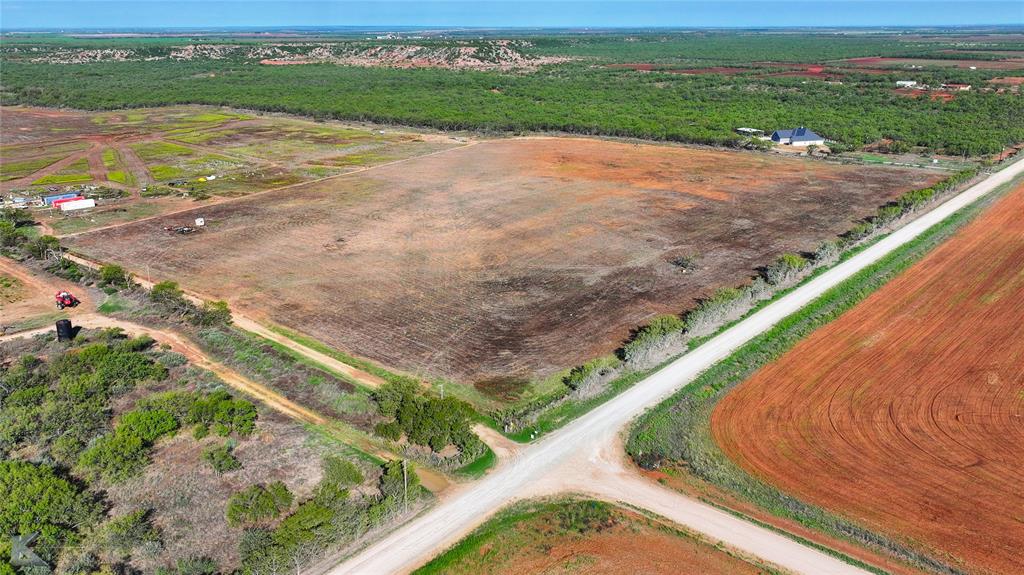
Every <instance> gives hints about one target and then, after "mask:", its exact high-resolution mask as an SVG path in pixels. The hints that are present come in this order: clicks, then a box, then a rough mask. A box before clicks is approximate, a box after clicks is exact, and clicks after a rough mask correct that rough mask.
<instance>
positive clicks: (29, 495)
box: [0, 460, 103, 563]
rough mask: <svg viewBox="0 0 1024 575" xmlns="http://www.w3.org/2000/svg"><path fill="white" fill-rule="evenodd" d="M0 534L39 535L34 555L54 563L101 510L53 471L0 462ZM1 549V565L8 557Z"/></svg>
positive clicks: (0, 548) (23, 462)
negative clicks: (1, 494) (65, 547)
mask: <svg viewBox="0 0 1024 575" xmlns="http://www.w3.org/2000/svg"><path fill="white" fill-rule="evenodd" d="M0 493H3V497H0V533H3V534H4V535H5V537H6V536H7V535H8V534H20V535H28V534H30V533H38V534H39V537H38V538H37V539H36V542H35V543H34V549H35V551H36V553H37V554H38V555H39V556H40V557H42V558H43V559H45V560H47V561H53V560H54V559H55V558H56V557H57V554H58V553H59V552H60V550H61V548H62V547H63V546H65V545H67V544H73V543H76V542H77V541H78V540H79V528H80V527H81V526H87V525H91V524H94V523H96V522H97V521H98V520H99V518H100V517H101V516H102V512H103V508H102V506H101V505H100V504H99V503H98V502H97V501H95V500H94V499H93V497H92V496H91V495H90V494H88V493H87V492H85V491H84V490H83V489H82V487H81V486H79V485H76V484H75V483H74V482H72V481H70V480H68V479H65V478H64V477H62V476H61V474H60V473H59V472H58V471H57V470H56V469H55V468H53V467H50V466H48V465H39V464H35V463H29V462H25V461H12V460H0ZM6 553H9V551H6V552H4V551H3V548H2V547H0V561H3V562H4V563H6V560H7V559H9V558H8V557H4V555H5V554H6Z"/></svg>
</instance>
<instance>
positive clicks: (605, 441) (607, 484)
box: [329, 161, 1024, 575]
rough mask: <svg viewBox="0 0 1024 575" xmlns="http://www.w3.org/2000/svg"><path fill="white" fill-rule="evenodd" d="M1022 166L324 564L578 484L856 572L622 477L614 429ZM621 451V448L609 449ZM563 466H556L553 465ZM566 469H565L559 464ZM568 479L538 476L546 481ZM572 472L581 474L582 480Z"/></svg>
mask: <svg viewBox="0 0 1024 575" xmlns="http://www.w3.org/2000/svg"><path fill="white" fill-rule="evenodd" d="M1022 172H1024V161H1018V162H1016V163H1015V164H1012V165H1010V166H1008V167H1006V168H1005V169H1003V170H1002V171H1000V172H997V173H996V174H994V175H992V176H990V177H988V178H987V179H986V180H984V181H982V182H980V183H978V184H976V185H974V186H972V187H971V188H969V189H967V190H966V191H964V192H961V193H960V194H958V195H957V196H954V197H953V198H952V199H950V200H948V201H946V202H945V203H943V204H941V205H939V206H938V207H936V208H935V209H933V210H932V211H931V212H929V213H927V214H924V215H922V216H921V217H919V218H918V219H916V220H914V221H913V222H911V223H909V224H907V225H906V226H904V227H903V228H901V229H899V230H897V231H895V232H893V233H892V234H890V235H888V236H887V237H885V238H883V239H882V240H880V241H878V242H877V243H875V244H874V245H872V246H870V247H868V248H867V249H865V250H864V251H862V252H860V253H859V254H857V255H855V256H853V257H851V258H850V259H848V260H846V261H844V262H842V263H840V264H837V265H836V266H835V267H833V268H832V269H830V270H828V271H827V272H825V273H823V274H821V275H820V276H818V277H816V278H815V279H813V280H811V281H809V282H808V283H806V284H804V285H802V286H800V287H798V288H796V289H794V290H793V291H792V292H790V293H789V294H787V295H785V296H783V297H782V298H780V299H779V300H777V301H775V302H773V303H771V304H769V305H767V306H765V307H764V308H762V309H761V310H759V311H758V312H756V313H754V314H752V315H751V316H749V317H748V318H747V319H745V320H743V321H741V322H739V323H738V324H736V325H734V326H733V327H731V328H729V329H727V330H726V331H724V332H722V333H721V334H719V335H717V336H715V337H714V338H712V339H711V340H709V341H708V342H706V343H705V344H704V345H702V346H700V347H698V348H697V349H695V350H693V351H692V352H690V353H688V354H686V355H684V356H682V357H680V358H679V359H677V360H676V361H674V362H672V363H671V364H669V365H668V366H666V367H665V368H663V369H661V370H660V371H658V372H656V373H654V374H653V375H651V376H649V377H648V378H646V379H644V380H643V381H641V382H639V383H637V384H636V385H634V386H633V387H631V388H630V389H628V390H626V391H625V392H623V393H622V394H620V395H619V396H617V397H616V398H614V399H612V400H610V401H608V402H607V403H605V404H603V405H602V406H600V407H598V408H597V409H594V410H593V411H591V412H589V413H587V414H586V415H583V416H582V417H580V418H579V419H577V420H575V421H573V422H572V423H570V424H568V425H567V426H566V427H563V428H562V429H560V430H559V431H556V432H554V433H552V434H551V435H549V436H547V437H545V438H543V439H541V440H540V441H538V442H537V443H536V444H534V445H532V446H530V447H529V448H526V449H524V450H523V451H522V452H521V453H520V454H519V456H518V458H517V459H516V460H515V461H514V462H511V463H509V464H506V465H502V466H500V467H499V468H498V469H497V470H496V471H495V472H493V473H492V474H490V475H488V476H487V477H486V478H484V479H482V480H481V481H479V482H477V483H475V484H473V485H472V486H466V487H464V488H462V489H458V490H457V492H455V493H453V494H452V495H451V497H449V498H447V499H446V500H444V501H443V502H442V503H440V504H439V505H437V506H436V507H434V508H433V509H431V510H430V511H428V512H426V513H424V514H423V515H421V516H419V517H418V518H416V519H415V520H414V521H411V522H409V523H408V524H407V525H405V526H404V527H402V528H400V529H398V530H396V531H394V532H392V533H391V534H389V535H388V536H387V537H385V538H384V539H382V540H380V541H378V542H376V543H374V544H373V545H371V546H369V547H368V548H366V549H364V550H363V551H362V552H361V553H359V554H358V555H356V556H353V557H351V558H349V559H348V560H346V561H344V562H343V563H341V564H339V565H338V566H336V567H335V568H334V569H332V570H330V571H329V573H331V574H332V575H342V574H346V575H350V574H367V575H371V574H378V573H405V572H409V571H411V570H413V569H415V568H417V567H419V566H420V565H422V564H423V563H425V562H426V561H428V560H429V559H430V558H431V557H432V556H434V555H435V554H436V553H438V552H439V551H441V550H443V549H445V548H446V547H448V546H450V545H452V544H454V543H455V542H457V541H458V540H459V539H460V538H461V537H463V536H464V535H466V534H467V533H469V532H470V531H471V530H472V529H473V528H474V527H476V526H478V525H480V524H481V523H483V522H484V521H486V520H487V518H488V517H490V516H491V515H493V514H494V513H495V512H497V511H498V510H499V509H501V508H502V507H505V506H506V505H508V504H510V503H513V502H514V501H516V500H519V499H523V498H526V497H530V496H532V495H536V494H537V493H554V492H559V491H567V490H568V491H573V490H579V489H585V490H586V491H588V492H591V493H595V494H599V495H602V496H604V497H607V498H613V499H617V500H626V501H629V502H631V503H633V504H635V505H638V506H641V507H648V506H650V507H655V508H656V511H657V512H658V513H659V514H661V515H664V516H666V517H668V518H670V519H673V520H675V521H678V522H680V523H681V524H682V525H683V526H685V527H687V528H689V529H692V530H694V531H697V532H700V533H702V534H704V535H706V536H708V537H709V538H710V539H711V540H712V541H714V542H718V543H722V544H724V545H726V546H729V547H732V548H735V549H737V550H739V551H741V552H743V553H748V554H751V555H754V556H757V557H759V558H761V559H763V560H765V561H768V562H769V563H772V564H775V565H778V566H779V567H781V568H783V569H786V570H789V571H793V572H796V573H808V574H814V575H827V574H848V573H849V574H854V573H856V574H863V573H865V571H863V570H862V569H860V568H857V567H854V566H852V565H850V564H847V563H845V562H843V561H841V560H839V559H837V558H835V557H832V556H830V555H827V554H825V553H823V552H821V551H818V550H815V549H811V548H809V547H806V546H804V545H802V544H800V543H798V542H796V541H794V540H792V539H789V538H786V537H783V536H780V535H779V534H778V533H775V532H773V531H770V530H768V529H766V528H763V527H759V526H756V525H754V524H752V523H750V522H748V521H745V520H744V519H741V518H739V517H736V516H734V515H731V514H729V513H725V512H723V511H721V510H718V509H716V508H714V507H711V506H709V505H706V504H704V503H700V502H697V501H695V500H691V499H689V498H686V497H684V496H682V495H679V494H671V495H669V494H668V493H667V491H666V490H665V489H662V488H660V487H657V486H655V485H654V484H651V483H647V482H644V481H642V480H639V479H629V480H623V479H621V476H622V474H621V464H620V463H618V462H617V461H618V459H617V458H614V457H613V458H609V457H608V456H607V453H608V450H609V449H615V450H617V451H618V450H620V447H619V446H618V442H619V433H620V431H621V430H622V429H623V428H624V427H625V426H626V425H628V424H629V422H630V421H632V420H633V419H634V418H635V417H636V416H638V415H640V414H641V413H643V412H644V411H645V410H646V409H648V408H650V407H653V406H655V405H657V404H658V403H660V402H661V401H663V400H664V399H666V398H668V397H669V396H671V395H672V394H673V393H675V392H676V391H678V390H679V389H681V388H682V387H684V386H685V385H687V384H688V383H689V382H691V381H693V379H694V378H696V377H697V375H698V374H700V373H701V372H702V371H704V370H706V369H708V368H709V367H711V366H713V365H714V364H716V363H718V362H719V361H721V360H723V359H725V358H726V357H728V356H729V355H730V354H732V353H733V352H734V351H735V350H737V349H738V348H739V347H740V346H742V345H744V344H746V343H747V342H749V341H750V340H752V339H753V338H754V337H756V336H758V335H760V334H762V333H764V332H765V331H767V330H768V329H770V328H771V327H772V326H773V325H775V324H776V323H778V322H779V321H781V320H783V319H784V318H786V317H787V316H789V315H791V314H793V313H794V312H796V311H797V310H799V309H800V308H802V307H804V306H805V305H807V304H808V303H810V302H811V301H813V300H814V299H816V298H818V297H819V296H821V295H822V294H824V293H825V292H826V291H827V290H829V289H831V288H832V287H835V286H836V285H838V284H839V283H841V282H843V281H844V280H846V279H848V278H850V277H851V276H853V275H854V274H856V273H857V272H859V271H861V270H863V269H865V268H866V267H868V266H869V265H871V264H873V263H874V262H876V261H878V260H879V259H881V258H883V257H884V256H886V255H887V254H889V253H890V252H892V251H893V250H895V249H897V248H899V247H900V246H902V245H904V244H906V243H907V242H910V241H912V240H913V239H914V238H916V237H917V236H918V235H920V234H921V233H923V232H924V231H925V230H927V229H928V228H930V227H932V226H933V225H935V224H937V223H939V222H941V221H942V220H943V219H945V218H946V217H948V216H950V215H952V214H953V213H955V212H956V211H958V210H960V209H961V208H963V207H965V206H967V205H969V204H971V203H972V202H974V201H975V200H977V199H979V198H981V197H982V196H984V195H986V194H988V193H989V192H991V191H992V190H994V189H995V188H997V187H998V186H1000V185H1002V184H1004V183H1007V182H1009V181H1010V180H1011V179H1013V178H1014V177H1015V176H1017V175H1018V174H1020V173H1022ZM617 457H618V458H621V454H620V455H618V456H617ZM560 469H563V471H560ZM564 469H568V471H564ZM560 476H561V477H567V478H569V480H566V481H562V482H560V483H559V482H557V481H556V482H555V483H554V484H551V483H550V482H546V481H545V479H546V478H549V477H551V478H555V479H556V480H557V477H560ZM578 478H586V479H587V480H586V481H585V482H584V484H583V485H581V484H580V483H579V482H578Z"/></svg>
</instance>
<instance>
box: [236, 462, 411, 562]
mask: <svg viewBox="0 0 1024 575" xmlns="http://www.w3.org/2000/svg"><path fill="white" fill-rule="evenodd" d="M340 469H341V466H331V465H329V464H327V463H326V462H325V465H324V477H323V479H322V480H321V482H320V483H319V484H318V485H317V487H316V489H315V490H314V493H313V496H312V497H311V498H309V499H307V500H306V501H303V502H302V503H300V504H299V505H298V506H297V507H296V508H295V510H294V511H293V512H292V513H291V514H289V515H288V516H286V517H285V518H284V519H283V520H281V521H280V522H278V523H277V525H276V526H275V527H273V528H265V527H264V528H250V529H247V530H246V531H245V534H244V535H243V537H242V541H241V543H240V544H239V551H240V555H241V559H242V567H241V569H240V573H241V574H242V575H255V574H257V573H267V572H273V571H275V570H276V569H277V567H278V566H280V565H293V564H295V565H298V564H302V563H304V562H305V561H308V560H309V554H308V553H306V554H303V552H308V551H309V550H310V549H323V548H329V547H334V546H336V545H337V544H338V543H341V542H349V541H352V540H354V539H355V538H356V537H359V536H360V535H362V534H363V533H364V532H365V530H366V529H367V528H373V527H376V526H378V525H380V524H381V523H383V522H384V521H386V520H387V518H389V517H393V516H395V515H397V514H399V513H401V511H402V509H403V507H404V505H406V504H407V503H408V504H415V503H416V501H417V500H418V499H419V498H421V497H422V496H423V495H424V494H425V490H424V489H423V488H422V487H420V485H419V480H418V479H417V477H416V474H414V473H410V474H408V477H406V475H405V474H404V473H403V466H402V462H400V461H390V462H387V463H384V464H383V466H382V468H381V470H380V479H379V480H378V481H377V485H376V493H374V494H373V495H363V494H358V493H356V492H355V491H353V490H352V489H351V488H352V487H355V485H356V484H354V483H352V482H351V479H353V478H355V476H354V475H351V474H349V473H347V472H346V471H344V470H342V471H343V472H342V474H340V475H339V474H336V473H335V472H336V471H338V470H340ZM361 476H362V474H361V473H360V474H359V477H361ZM257 498H258V499H263V500H264V501H263V502H258V504H257V506H258V508H259V511H260V512H259V515H261V516H263V515H269V514H270V513H271V507H273V508H274V509H276V510H278V512H280V511H279V510H280V509H281V507H283V505H282V503H283V498H280V497H279V498H278V499H279V501H274V502H271V500H272V499H274V495H273V494H270V497H262V496H259V495H257ZM251 499H252V498H251V497H247V498H246V500H245V501H244V503H246V505H245V508H246V509H251V508H252V507H253V506H252V505H248V504H247V503H248V502H249V501H250V500H251ZM243 515H244V514H243Z"/></svg>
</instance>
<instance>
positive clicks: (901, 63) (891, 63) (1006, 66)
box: [842, 57, 1024, 70]
mask: <svg viewBox="0 0 1024 575" xmlns="http://www.w3.org/2000/svg"><path fill="white" fill-rule="evenodd" d="M842 62H844V63H846V64H851V65H853V66H862V67H865V68H909V67H914V66H916V67H922V66H935V67H941V68H977V69H979V70H1021V69H1024V60H1020V59H1015V58H1014V59H1006V60H945V59H941V58H935V59H930V58H879V57H870V58H850V59H848V60H842Z"/></svg>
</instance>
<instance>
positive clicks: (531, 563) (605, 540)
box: [416, 501, 771, 575]
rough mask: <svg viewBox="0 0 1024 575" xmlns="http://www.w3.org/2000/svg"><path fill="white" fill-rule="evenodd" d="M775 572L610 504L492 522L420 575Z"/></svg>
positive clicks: (543, 509) (547, 509)
mask: <svg viewBox="0 0 1024 575" xmlns="http://www.w3.org/2000/svg"><path fill="white" fill-rule="evenodd" d="M433 573H445V574H453V575H455V574H487V575H506V574H507V575H520V574H530V573H589V574H603V573H607V574H618V573H644V574H649V575H670V574H671V575H711V574H722V575H726V574H729V575H755V574H763V573H771V571H768V570H766V569H764V568H759V567H758V566H756V565H754V564H751V563H747V562H746V561H744V560H743V559H740V558H738V557H736V556H735V555H732V554H731V553H729V552H726V551H723V550H721V549H718V548H716V547H714V546H712V545H710V544H708V543H705V542H703V541H701V540H700V539H697V538H695V537H692V536H690V535H688V534H685V533H683V532H681V531H677V530H675V529H673V528H671V527H668V526H666V525H663V524H661V523H658V522H656V521H653V520H651V519H648V518H646V517H644V516H642V515H639V514H637V513H633V512H630V511H625V510H623V509H619V508H616V507H612V506H609V505H607V504H601V503H595V502H588V501H577V502H568V503H554V504H546V505H537V506H536V507H534V508H532V509H529V510H527V511H521V512H518V513H517V512H506V513H505V514H504V515H503V516H500V517H499V518H497V519H495V520H492V521H490V522H488V523H487V524H485V525H484V526H482V527H481V528H480V529H478V530H477V531H476V532H474V533H473V534H472V535H470V536H469V537H468V538H466V539H464V540H463V541H462V542H460V543H459V544H458V545H457V546H456V547H455V548H454V549H452V550H450V551H448V552H447V553H445V554H444V555H442V556H441V557H439V558H438V559H435V560H434V562H432V563H430V564H429V565H427V566H426V567H424V568H423V569H420V570H419V571H416V574H417V575H429V574H433Z"/></svg>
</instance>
